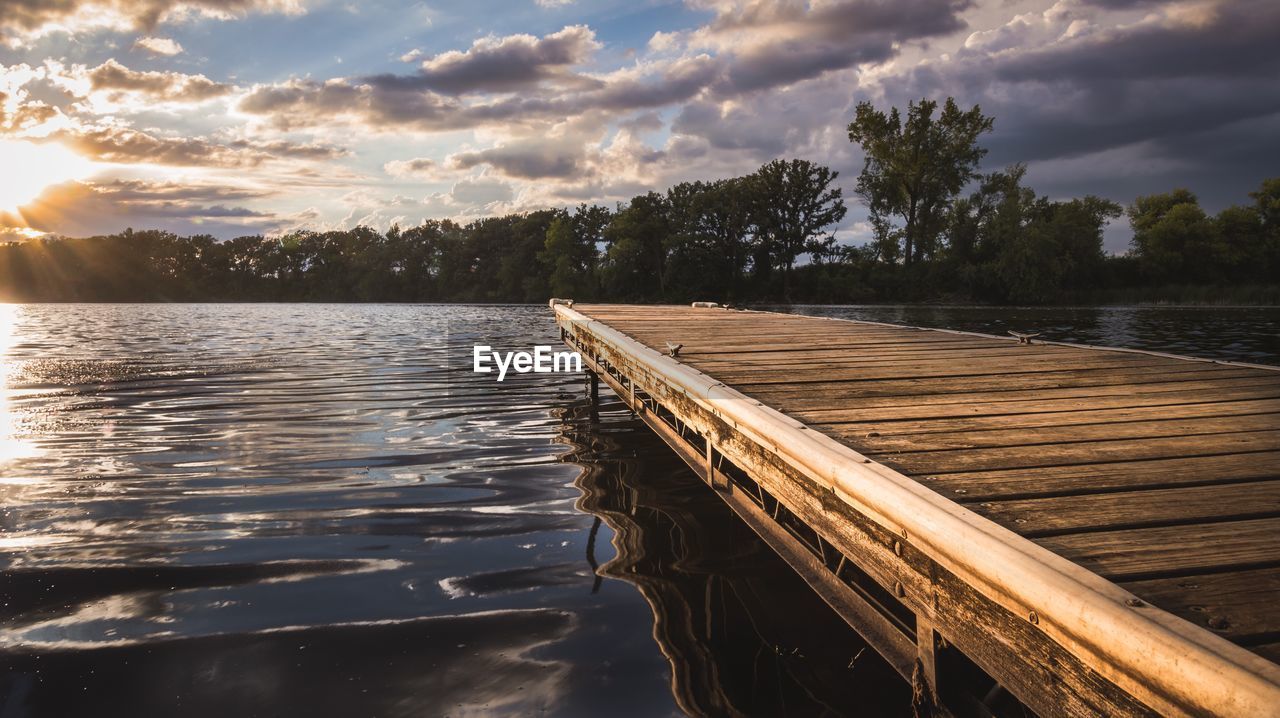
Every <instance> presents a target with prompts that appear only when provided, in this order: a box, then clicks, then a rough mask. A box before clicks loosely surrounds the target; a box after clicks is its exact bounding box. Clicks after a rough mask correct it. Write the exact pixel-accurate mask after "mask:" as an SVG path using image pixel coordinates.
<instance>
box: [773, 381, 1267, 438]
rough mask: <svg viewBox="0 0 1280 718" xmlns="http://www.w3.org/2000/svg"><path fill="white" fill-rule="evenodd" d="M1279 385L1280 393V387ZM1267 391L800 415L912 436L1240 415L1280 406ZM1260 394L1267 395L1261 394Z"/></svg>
mask: <svg viewBox="0 0 1280 718" xmlns="http://www.w3.org/2000/svg"><path fill="white" fill-rule="evenodd" d="M1274 391H1276V392H1277V393H1280V389H1276V390H1274ZM1267 393H1269V392H1264V391H1261V390H1259V389H1258V388H1256V387H1248V388H1246V389H1245V390H1243V391H1239V392H1234V393H1233V392H1214V393H1213V394H1212V395H1208V396H1207V395H1205V393H1204V392H1193V393H1190V392H1170V394H1172V395H1171V396H1170V395H1162V394H1153V395H1135V396H1126V397H1116V398H1111V397H1107V398H1095V399H1092V400H1068V401H1056V402H1055V401H1054V400H1046V401H1043V402H1016V404H1018V406H1016V407H1013V408H1011V407H1009V406H1007V405H1003V404H968V405H951V406H944V407H919V408H918V412H917V413H919V414H924V415H925V416H922V417H918V418H911V417H903V416H902V415H903V414H904V413H908V412H907V411H906V409H907V408H906V407H891V408H885V409H867V410H864V411H861V412H857V413H859V414H862V415H863V417H862V419H861V420H860V421H858V420H844V421H831V420H823V418H824V417H821V416H815V414H818V413H819V412H797V413H796V414H795V416H796V418H797V419H803V420H804V421H805V423H807V424H809V425H810V426H813V427H815V428H820V429H824V430H826V429H830V430H831V431H840V432H844V433H847V434H849V435H852V436H857V435H859V434H865V433H866V432H876V433H879V434H881V435H882V436H908V435H916V434H933V433H945V432H950V431H966V432H969V431H985V430H990V429H1014V428H1016V429H1022V428H1032V427H1044V426H1072V425H1079V424H1104V423H1114V422H1118V421H1141V420H1144V419H1162V420H1163V419H1175V418H1190V417H1196V416H1235V415H1240V414H1258V413H1264V412H1269V411H1276V410H1278V409H1280V396H1275V397H1271V396H1266V394H1267ZM1260 394H1261V395H1263V396H1262V397H1259V395H1260ZM1054 409H1057V411H1055V410H1054ZM822 413H823V414H826V413H830V412H822ZM852 413H853V412H850V414H852Z"/></svg>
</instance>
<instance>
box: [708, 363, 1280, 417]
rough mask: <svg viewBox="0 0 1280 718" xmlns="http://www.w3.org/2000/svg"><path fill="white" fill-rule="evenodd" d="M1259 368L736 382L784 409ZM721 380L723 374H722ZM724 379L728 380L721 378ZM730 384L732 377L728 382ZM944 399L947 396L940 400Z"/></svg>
mask: <svg viewBox="0 0 1280 718" xmlns="http://www.w3.org/2000/svg"><path fill="white" fill-rule="evenodd" d="M1257 375H1258V370H1256V369H1237V368H1225V367H1219V366H1214V365H1211V364H1191V363H1188V364H1187V366H1186V367H1184V368H1182V369H1179V370H1177V371H1159V372H1155V371H1151V370H1150V369H1146V368H1143V367H1137V368H1133V369H1103V370H1095V371H1091V372H1069V371H1068V372H1039V373H1036V374H1027V375H1021V376H1008V377H1006V376H1001V375H999V374H991V375H984V376H977V377H961V378H956V377H933V378H926V379H880V380H873V381H866V380H864V381H858V382H814V383H805V384H765V385H756V384H753V383H751V382H739V383H735V384H734V385H733V386H734V388H736V389H737V390H738V391H741V392H742V393H743V394H746V395H747V396H750V397H752V398H754V399H758V400H760V401H762V402H764V403H766V404H768V405H770V406H773V407H775V408H778V409H779V410H780V411H783V410H784V409H785V411H793V410H804V409H813V408H829V407H832V406H837V405H841V404H843V403H845V402H846V401H848V400H849V399H855V398H865V397H873V396H902V395H921V394H929V395H941V396H945V395H946V394H950V393H973V392H988V393H990V394H992V395H993V396H992V397H991V398H993V399H994V398H999V396H994V395H1002V396H1004V397H1009V396H1011V394H1010V392H1023V391H1027V390H1029V389H1065V388H1076V387H1093V386H1132V385H1138V384H1148V383H1168V382H1172V381H1181V380H1188V381H1205V380H1212V379H1228V378H1242V377H1256V376H1257ZM717 378H718V379H719V378H720V377H717ZM721 380H722V381H723V379H721ZM726 383H727V382H726ZM940 400H942V399H940Z"/></svg>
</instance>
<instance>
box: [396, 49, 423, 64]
mask: <svg viewBox="0 0 1280 718" xmlns="http://www.w3.org/2000/svg"><path fill="white" fill-rule="evenodd" d="M420 57H422V50H419V49H418V48H416V47H415V48H414V49H412V50H410V51H408V52H406V53H405V54H403V55H401V56H400V62H414V61H415V60H417V59H418V58H420Z"/></svg>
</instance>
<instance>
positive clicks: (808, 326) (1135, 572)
mask: <svg viewBox="0 0 1280 718" xmlns="http://www.w3.org/2000/svg"><path fill="white" fill-rule="evenodd" d="M579 308H580V310H581V311H582V312H584V313H585V314H587V315H588V316H590V317H592V318H593V319H594V320H598V321H601V322H604V323H606V324H608V325H609V326H611V327H613V328H614V329H617V330H618V331H621V332H622V333H624V334H627V335H628V336H631V337H633V338H634V339H636V340H637V341H639V342H641V343H642V344H644V345H646V346H649V347H651V348H653V349H655V350H658V351H662V352H664V353H665V344H666V342H673V343H679V344H683V345H684V346H683V348H682V349H681V352H680V356H679V360H680V361H681V362H682V363H684V364H687V365H688V366H690V367H692V368H694V369H697V370H698V371H701V372H703V373H705V374H707V375H708V376H710V377H712V378H714V379H715V380H717V381H721V382H724V383H725V384H727V385H729V386H731V387H733V388H734V389H737V390H738V391H740V392H742V393H743V394H746V395H747V396H748V397H750V398H752V399H754V400H757V401H760V402H761V403H763V404H765V405H767V406H770V407H772V408H774V409H777V410H779V411H781V412H783V413H786V414H788V415H790V416H792V417H794V418H796V419H798V420H800V421H802V422H804V423H805V424H807V425H808V426H809V427H811V428H813V429H815V430H818V431H821V432H823V433H825V434H827V435H828V436H831V437H833V438H835V439H836V440H837V441H840V442H841V443H844V444H845V445H847V446H849V447H851V448H853V449H855V450H856V451H858V452H860V453H862V454H864V455H865V456H868V457H870V458H871V459H873V460H875V461H877V462H880V463H882V464H884V465H886V466H888V467H890V468H893V469H895V470H897V471H899V472H901V473H903V474H905V475H907V476H909V477H911V478H913V479H915V480H917V481H920V482H921V483H922V484H923V485H925V486H928V487H929V488H931V489H932V490H934V491H936V492H937V493H939V494H941V495H942V496H945V497H947V498H949V499H952V500H954V501H957V502H959V503H962V504H964V505H965V506H967V507H968V508H970V509H972V510H973V511H975V512H977V513H979V514H980V515H983V516H985V517H987V518H989V519H991V520H992V521H994V522H996V523H998V524H1000V525H1002V526H1005V527H1007V528H1009V529H1011V530H1013V531H1015V532H1017V533H1020V534H1022V535H1023V536H1026V537H1028V538H1030V539H1031V540H1033V541H1035V542H1036V543H1039V544H1040V545H1041V546H1044V547H1046V548H1048V549H1050V550H1052V551H1054V552H1056V553H1058V554H1059V555H1061V556H1063V557H1065V558H1067V559H1069V560H1071V561H1074V562H1076V563H1078V564H1079V565H1081V566H1083V567H1085V568H1087V569H1089V570H1092V571H1094V572H1096V573H1098V574H1100V575H1102V576H1104V577H1106V578H1109V579H1111V580H1114V581H1117V582H1121V583H1122V584H1123V586H1124V587H1125V588H1127V589H1129V590H1131V591H1133V592H1134V593H1136V594H1137V595H1138V596H1141V597H1142V598H1143V599H1144V600H1147V601H1149V602H1151V603H1152V604H1153V605H1155V606H1158V607H1161V608H1164V609H1166V610H1168V611H1171V612H1173V613H1174V614H1176V615H1178V616H1181V617H1183V618H1185V619H1187V620H1188V621H1191V622H1192V623H1195V624H1196V625H1198V626H1201V627H1203V628H1205V629H1206V630H1210V631H1212V632H1214V633H1217V634H1218V635H1222V636H1224V637H1226V638H1228V639H1230V640H1233V641H1237V642H1240V643H1241V645H1244V646H1246V647H1248V648H1249V649H1250V650H1253V651H1255V652H1257V653H1258V654H1259V655H1262V656H1264V657H1268V658H1269V659H1270V660H1273V661H1274V660H1280V371H1276V370H1271V369H1267V368H1259V367H1249V366H1240V365H1231V364H1224V363H1216V362H1211V361H1203V360H1192V359H1188V358H1177V357H1169V356H1161V355H1156V354H1151V353H1136V352H1124V351H1106V350H1101V349H1095V348H1088V347H1075V346H1059V345H1053V344H1044V343H1039V342H1036V343H1032V344H1030V345H1025V344H1018V343H1017V341H1016V340H1014V339H1012V338H1004V337H991V336H980V335H973V334H966V333H960V332H945V331H934V330H926V329H919V328H912V327H895V326H887V325H882V324H873V323H862V322H848V321H833V320H829V319H822V318H814V317H801V316H792V315H781V314H769V313H754V312H735V311H724V310H714V309H692V308H689V307H636V306H611V305H609V306H606V305H579ZM778 490H779V491H782V492H784V493H785V491H786V490H785V489H784V488H782V487H779V489H778ZM807 518H808V519H809V520H812V521H814V522H817V523H821V522H822V521H823V520H824V519H823V517H822V516H821V515H820V513H815V514H813V515H812V516H808V517H807ZM975 620H977V619H975Z"/></svg>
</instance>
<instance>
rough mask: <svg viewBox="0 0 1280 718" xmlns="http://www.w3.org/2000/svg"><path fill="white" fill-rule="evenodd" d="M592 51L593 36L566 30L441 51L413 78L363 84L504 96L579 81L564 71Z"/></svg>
mask: <svg viewBox="0 0 1280 718" xmlns="http://www.w3.org/2000/svg"><path fill="white" fill-rule="evenodd" d="M597 47H598V44H597V43H596V41H595V35H594V33H592V32H591V29H590V28H588V27H586V26H585V25H574V26H571V27H566V28H564V29H563V30H560V31H559V32H556V33H552V34H550V35H546V36H544V37H541V38H537V37H533V36H532V35H510V36H508V37H504V38H500V39H499V38H483V39H480V40H477V41H476V42H475V43H474V44H472V46H471V48H470V49H469V50H466V51H465V52H458V51H452V52H446V53H442V54H440V55H436V56H435V57H432V58H430V59H428V60H426V61H424V62H423V63H422V68H421V70H420V71H419V72H418V73H417V74H415V75H389V74H388V75H375V76H372V77H368V78H365V80H364V82H365V83H367V84H370V85H373V86H375V87H384V88H388V89H394V90H414V89H427V90H433V91H435V92H440V93H443V94H446V95H462V94H466V93H471V92H510V91H514V90H519V89H522V88H528V87H532V86H534V85H537V84H538V83H540V82H542V81H545V80H561V81H575V80H577V81H585V80H582V79H581V78H576V77H575V76H573V75H571V74H569V73H567V68H569V67H571V66H573V65H578V64H581V63H583V62H585V61H586V60H587V59H589V58H590V56H591V53H592V51H594V50H595V49H596V48H597Z"/></svg>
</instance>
